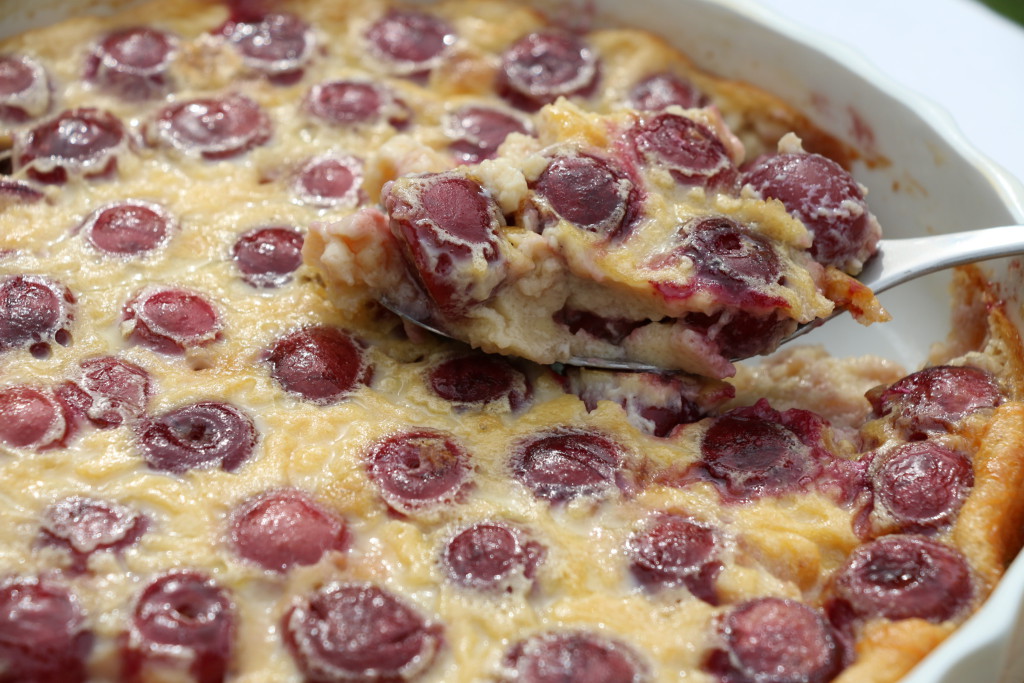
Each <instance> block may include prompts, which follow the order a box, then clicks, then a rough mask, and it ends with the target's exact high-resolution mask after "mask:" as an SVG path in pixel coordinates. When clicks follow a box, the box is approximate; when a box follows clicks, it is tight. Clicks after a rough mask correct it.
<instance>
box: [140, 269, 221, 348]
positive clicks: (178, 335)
mask: <svg viewBox="0 0 1024 683" xmlns="http://www.w3.org/2000/svg"><path fill="white" fill-rule="evenodd" d="M123 318H124V320H125V321H126V322H127V323H128V324H129V327H128V330H129V332H128V338H129V339H130V340H131V341H132V342H134V343H136V344H139V345H141V346H144V347H146V348H148V349H152V350H153V351H156V352H157V353H163V354H168V355H176V354H181V353H183V352H184V351H185V350H187V349H190V348H197V347H201V346H207V345H208V344H212V343H213V342H214V341H216V340H217V339H219V338H220V329H221V322H220V316H219V315H218V314H217V311H216V309H215V308H214V307H213V304H211V303H210V302H209V301H208V300H207V299H206V297H205V296H203V295H202V294H199V293H198V292H193V291H190V290H186V289H178V288H175V287H161V286H150V287H147V288H146V289H143V290H142V291H141V292H139V294H138V295H137V296H136V297H135V298H134V299H132V300H130V301H129V302H128V303H126V304H125V307H124V314H123Z"/></svg>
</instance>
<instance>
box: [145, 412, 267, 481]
mask: <svg viewBox="0 0 1024 683" xmlns="http://www.w3.org/2000/svg"><path fill="white" fill-rule="evenodd" d="M135 431H136V439H137V440H138V444H139V448H140V450H141V451H142V457H143V458H144V459H145V460H146V463H147V464H148V465H149V466H150V467H151V468H153V469H155V470H161V471H164V472H172V473H174V474H182V473H184V472H187V471H189V470H193V469H209V468H213V467H219V468H220V469H222V470H225V471H227V472H234V471H235V470H237V469H238V468H239V467H241V466H242V465H243V464H245V462H246V461H247V460H248V459H249V458H250V457H251V456H252V454H253V451H254V450H255V448H256V441H257V437H258V434H257V432H256V427H255V425H254V424H253V422H252V418H250V417H249V416H248V415H247V414H246V413H244V412H242V410H241V409H239V408H237V407H235V406H234V405H232V404H230V403H223V402H220V401H201V402H199V403H192V404H189V405H185V406H181V407H180V408H175V409H173V410H170V411H168V412H166V413H162V414H160V415H155V416H152V417H149V418H146V419H145V420H142V421H141V422H140V423H139V424H138V425H137V426H136V428H135Z"/></svg>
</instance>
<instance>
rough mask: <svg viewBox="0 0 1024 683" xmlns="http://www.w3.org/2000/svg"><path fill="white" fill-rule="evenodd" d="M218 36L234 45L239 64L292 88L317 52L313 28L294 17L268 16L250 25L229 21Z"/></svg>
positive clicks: (272, 13)
mask: <svg viewBox="0 0 1024 683" xmlns="http://www.w3.org/2000/svg"><path fill="white" fill-rule="evenodd" d="M221 33H222V34H223V35H224V36H225V37H226V38H227V39H228V41H229V42H230V43H231V44H232V45H234V47H235V49H236V50H238V52H239V54H241V55H242V61H243V62H244V63H245V64H246V65H247V66H248V67H250V68H252V69H255V70H257V71H261V72H263V73H265V74H267V76H269V77H270V79H271V81H272V82H274V83H278V84H280V85H291V84H292V83H295V82H296V81H298V80H299V79H300V78H302V72H303V69H304V68H305V67H306V65H307V64H309V62H310V60H312V58H313V55H314V54H315V52H316V45H317V41H316V34H315V33H314V32H313V29H312V27H310V25H309V24H308V23H307V22H306V21H304V20H303V19H301V18H299V17H298V16H296V15H294V14H290V13H287V12H271V13H267V14H263V15H262V16H260V17H259V18H258V19H257V18H255V17H254V18H253V20H252V21H229V22H228V23H226V24H225V25H224V26H223V28H222V29H221Z"/></svg>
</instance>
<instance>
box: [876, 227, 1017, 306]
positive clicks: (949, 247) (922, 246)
mask: <svg viewBox="0 0 1024 683" xmlns="http://www.w3.org/2000/svg"><path fill="white" fill-rule="evenodd" d="M1018 254H1024V225H1006V226H1003V227H999V228H985V229H982V230H968V231H966V232H954V233H949V234H945V235H929V236H927V237H910V238H905V239H898V240H892V239H890V240H882V241H881V242H880V243H879V249H878V254H877V255H876V256H875V257H874V258H873V259H871V261H869V262H868V264H867V265H866V266H864V270H863V271H861V274H860V275H859V276H858V277H857V279H858V280H860V281H861V282H863V283H864V284H865V285H867V286H868V287H870V288H871V289H872V290H874V292H875V293H876V294H877V293H879V292H884V291H885V290H887V289H890V288H892V287H895V286H896V285H899V284H902V283H904V282H907V281H908V280H913V279H915V278H917V277H920V276H922V275H927V274H928V273H934V272H935V271H937V270H943V269H945V268H952V267H953V266H962V265H964V264H967V263H974V262H976V261H985V260H988V259H993V258H1000V257H1002V256H1016V255H1018Z"/></svg>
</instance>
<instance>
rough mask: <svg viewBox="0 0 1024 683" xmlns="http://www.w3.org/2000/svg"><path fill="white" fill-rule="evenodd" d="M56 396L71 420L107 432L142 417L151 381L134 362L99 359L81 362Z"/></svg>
mask: <svg viewBox="0 0 1024 683" xmlns="http://www.w3.org/2000/svg"><path fill="white" fill-rule="evenodd" d="M57 395H58V396H59V397H60V398H61V400H62V401H63V402H64V404H65V405H66V406H67V407H68V409H69V410H70V411H71V413H72V415H73V416H74V417H75V418H77V419H87V420H89V422H91V423H92V424H93V425H94V426H96V427H99V428H100V429H108V428H111V427H118V426H120V425H122V424H124V423H126V422H131V421H133V420H135V419H137V418H139V417H141V416H142V414H143V413H144V412H145V411H146V406H147V404H148V403H149V398H150V396H152V395H153V380H152V377H150V374H149V373H148V372H146V370H145V369H143V368H141V367H139V366H138V365H135V364H134V363H130V362H128V361H125V360H121V359H119V358H114V357H112V356H101V357H99V358H91V359H88V360H85V361H82V363H81V365H80V366H79V371H78V374H77V375H76V376H75V378H74V380H73V381H69V382H66V383H64V384H63V385H61V386H60V387H59V388H58V389H57Z"/></svg>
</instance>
